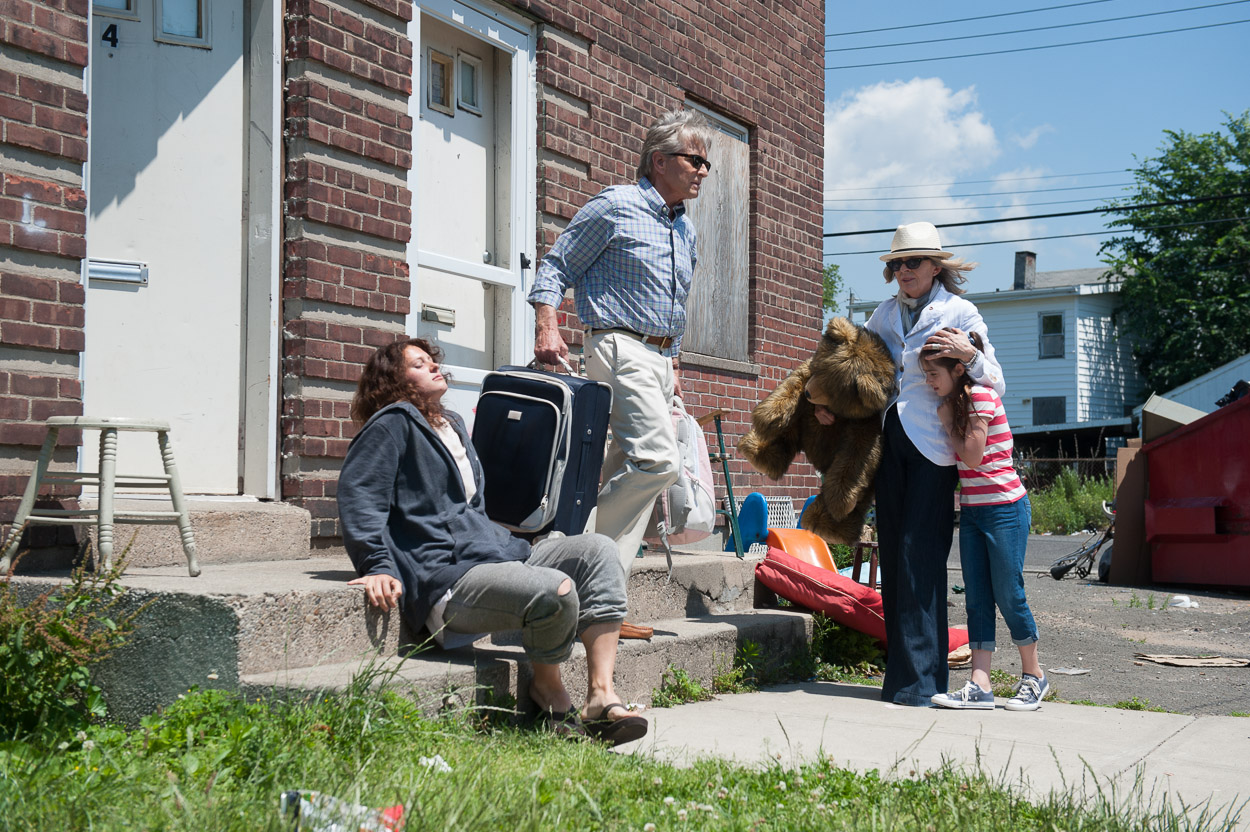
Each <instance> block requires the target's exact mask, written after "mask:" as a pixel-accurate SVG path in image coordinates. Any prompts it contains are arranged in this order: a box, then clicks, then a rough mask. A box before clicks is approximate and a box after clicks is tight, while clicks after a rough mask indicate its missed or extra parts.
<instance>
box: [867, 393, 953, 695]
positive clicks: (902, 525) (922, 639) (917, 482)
mask: <svg viewBox="0 0 1250 832" xmlns="http://www.w3.org/2000/svg"><path fill="white" fill-rule="evenodd" d="M933 418H935V419H936V418H937V414H934V416H933ZM883 439H884V443H883V448H882V454H881V466H880V467H879V468H878V469H877V486H876V491H877V540H878V543H879V546H880V560H881V595H882V599H881V601H882V606H883V607H884V610H883V612H884V613H885V635H886V639H887V640H888V642H889V643H888V649H887V651H886V663H885V682H884V683H883V684H882V686H881V698H882V699H884V700H885V701H887V702H897V703H898V704H900V705H926V706H927V705H929V704H930V702H929V697H931V696H933V694H935V693H939V692H945V691H946V690H947V687H948V685H947V682H948V677H949V672H948V668H947V665H946V654H947V653H948V652H949V650H948V646H949V638H948V633H947V630H946V627H947V624H946V558H947V557H948V556H949V555H950V550H951V541H952V540H953V539H954V534H955V483H956V481H957V480H958V478H959V475H958V472H957V471H956V469H955V466H954V465H934V464H933V463H932V462H930V461H929V460H928V458H926V457H925V456H924V455H923V454H922V453H920V451H918V450H916V446H915V445H913V444H912V442H911V440H910V439H908V438H907V433H906V432H905V431H904V430H903V425H902V423H901V422H899V419H898V412H897V411H896V410H895V408H893V407H891V408H890V411H889V413H887V414H886V418H885V428H884V436H883Z"/></svg>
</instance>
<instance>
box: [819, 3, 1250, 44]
mask: <svg viewBox="0 0 1250 832" xmlns="http://www.w3.org/2000/svg"><path fill="white" fill-rule="evenodd" d="M1241 3H1250V0H1224V2H1222V3H1207V4H1206V5H1204V6H1186V7H1185V8H1183V9H1164V10H1163V11H1161V12H1142V13H1141V14H1126V15H1123V16H1121V17H1104V18H1102V19H1100V20H1081V21H1078V22H1076V23H1055V24H1052V25H1050V26H1031V27H1029V28H1028V29H1009V30H1008V31H1005V32H982V33H980V34H975V35H959V36H957V37H950V38H926V39H925V40H909V41H902V42H899V43H879V44H876V45H873V46H843V47H841V48H838V49H826V50H825V54H826V55H829V54H831V53H833V52H861V51H863V50H865V49H893V48H894V47H897V46H923V45H925V44H929V43H949V42H950V41H956V40H976V39H977V38H996V37H1000V36H1002V35H1021V34H1028V33H1032V32H1046V31H1050V30H1052V29H1072V28H1075V27H1077V26H1094V25H1097V24H1099V23H1117V22H1119V21H1121V20H1136V19H1138V18H1142V17H1158V16H1160V15H1164V14H1178V13H1180V12H1195V11H1198V10H1200V9H1214V8H1218V7H1220V6H1236V5H1239V4H1241Z"/></svg>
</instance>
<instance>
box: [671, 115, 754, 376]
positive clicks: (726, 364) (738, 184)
mask: <svg viewBox="0 0 1250 832" xmlns="http://www.w3.org/2000/svg"><path fill="white" fill-rule="evenodd" d="M687 103H688V105H689V102H687ZM693 109H698V110H699V111H700V112H701V113H703V114H704V115H705V116H707V118H708V121H710V122H711V123H712V126H713V127H715V128H716V129H717V131H718V132H717V135H716V138H715V140H714V142H713V145H712V147H711V148H709V149H708V155H709V157H710V159H711V162H712V174H711V175H710V176H708V177H707V179H705V180H703V185H702V187H701V188H700V189H699V198H698V199H695V200H691V201H689V202H687V203H686V211H687V213H688V216H689V217H690V221H691V222H692V223H693V224H694V227H695V231H696V233H697V234H698V251H699V262H698V264H697V265H696V266H695V271H694V279H693V285H692V286H691V289H690V298H689V299H688V301H687V303H686V333H685V336H684V337H683V338H682V342H681V349H682V355H681V363H682V364H690V365H695V366H704V367H714V368H719V369H729V370H735V371H738V372H747V373H750V372H758V371H759V370H758V368H757V367H754V366H753V365H752V364H751V363H750V361H751V357H750V351H749V347H750V345H749V343H748V333H749V329H748V313H749V306H748V304H749V298H750V291H749V289H750V287H749V278H750V223H749V211H750V203H751V198H750V196H751V195H750V184H751V146H750V144H749V138H750V134H749V133H748V131H747V128H746V127H743V126H742V125H740V124H736V123H734V122H732V121H729V120H728V119H726V118H724V117H723V116H720V115H718V114H716V113H713V112H710V111H708V110H706V109H704V108H702V107H693Z"/></svg>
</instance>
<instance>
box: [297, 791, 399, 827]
mask: <svg viewBox="0 0 1250 832" xmlns="http://www.w3.org/2000/svg"><path fill="white" fill-rule="evenodd" d="M279 812H280V813H281V815H282V818H283V819H284V820H285V821H287V822H288V823H289V824H290V828H291V829H294V830H298V832H400V830H402V829H403V828H404V807H403V804H399V805H396V806H390V807H388V808H386V809H370V808H369V807H368V806H361V805H359V804H356V803H348V802H347V801H346V800H341V799H339V798H337V797H331V796H330V795H328V794H322V793H321V792H313V791H304V790H292V791H287V792H283V793H282V797H281V799H280V800H279Z"/></svg>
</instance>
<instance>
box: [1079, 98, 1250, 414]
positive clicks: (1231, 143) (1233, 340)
mask: <svg viewBox="0 0 1250 832" xmlns="http://www.w3.org/2000/svg"><path fill="white" fill-rule="evenodd" d="M1225 116H1226V122H1225V127H1226V128H1227V132H1223V131H1216V132H1213V133H1203V134H1199V135H1195V134H1191V133H1185V132H1183V131H1171V130H1169V131H1167V133H1166V135H1167V141H1166V142H1165V143H1164V144H1163V146H1162V147H1161V148H1160V155H1159V156H1158V158H1148V159H1146V160H1144V161H1143V162H1142V163H1141V166H1140V167H1139V168H1138V169H1137V170H1136V171H1134V178H1135V179H1136V193H1134V194H1133V195H1132V196H1129V197H1125V198H1124V199H1121V200H1117V201H1115V202H1112V203H1111V205H1113V206H1114V205H1130V204H1140V203H1156V202H1172V201H1176V200H1191V199H1198V198H1207V197H1214V196H1224V195H1235V196H1233V197H1232V198H1229V199H1218V200H1211V201H1206V202H1196V203H1189V204H1181V205H1165V206H1162V207H1157V208H1133V209H1129V210H1125V211H1123V212H1118V213H1116V214H1115V215H1114V216H1115V219H1113V220H1111V221H1110V222H1109V223H1108V225H1110V226H1112V227H1114V228H1120V229H1124V231H1125V232H1127V233H1125V234H1123V235H1120V236H1116V237H1113V238H1112V239H1110V240H1108V241H1107V242H1106V243H1104V244H1103V246H1102V249H1101V253H1103V254H1104V255H1107V258H1106V262H1107V263H1108V264H1109V265H1110V267H1111V269H1110V271H1111V273H1112V275H1114V276H1115V277H1116V278H1118V279H1120V280H1122V281H1123V284H1122V286H1121V289H1120V295H1121V298H1122V305H1121V307H1120V309H1119V311H1118V312H1117V316H1118V319H1119V322H1120V323H1121V325H1122V328H1123V330H1124V331H1125V332H1127V333H1128V334H1129V336H1130V337H1132V338H1133V340H1134V346H1133V355H1134V357H1135V358H1136V359H1137V363H1138V368H1139V369H1140V370H1141V372H1142V375H1143V376H1144V377H1145V379H1146V382H1147V384H1148V385H1149V386H1150V387H1151V388H1153V389H1154V390H1156V391H1165V390H1170V389H1172V388H1174V387H1176V386H1177V385H1180V384H1184V383H1185V382H1187V381H1189V380H1191V379H1193V378H1196V377H1198V376H1200V375H1202V374H1203V373H1205V372H1207V371H1209V370H1212V369H1214V368H1216V367H1218V366H1220V365H1221V364H1225V363H1227V362H1229V361H1231V360H1233V359H1234V358H1237V357H1238V356H1241V355H1243V354H1245V353H1246V352H1250V279H1248V278H1250V110H1247V111H1246V112H1244V113H1242V114H1241V115H1240V116H1233V115H1231V114H1228V113H1226V114H1225Z"/></svg>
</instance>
